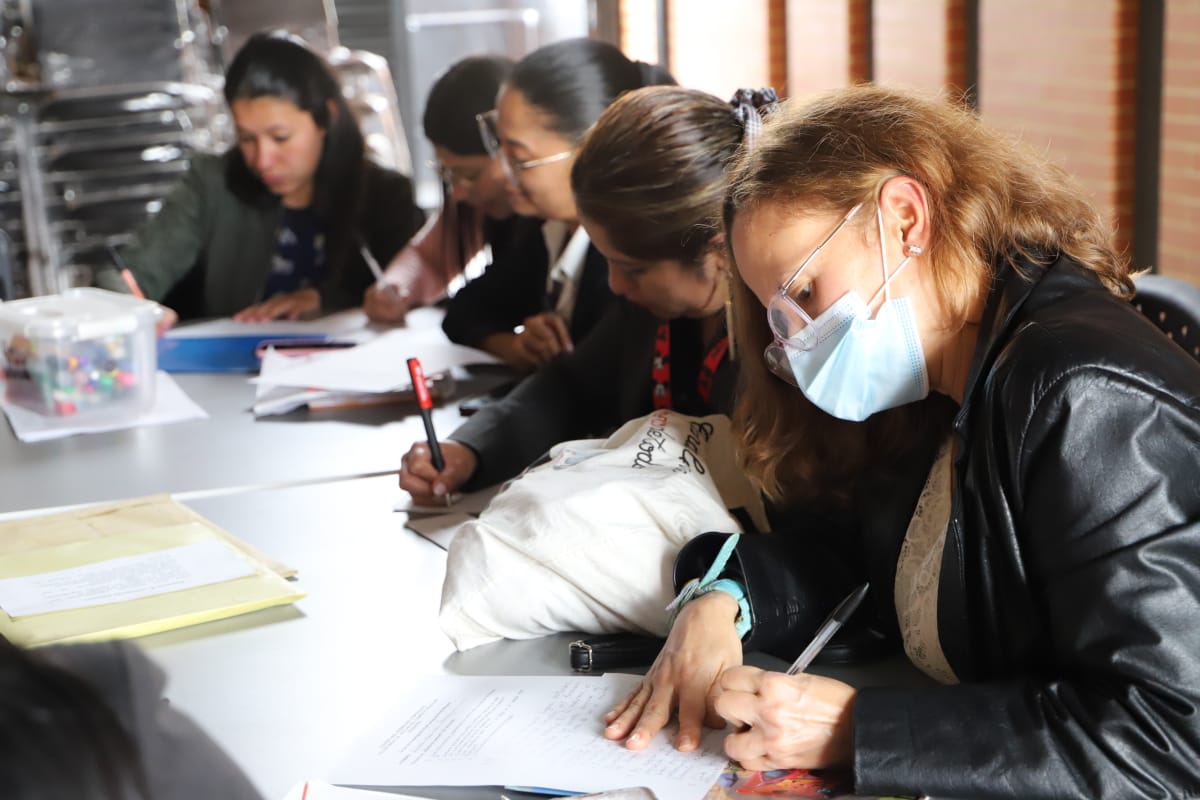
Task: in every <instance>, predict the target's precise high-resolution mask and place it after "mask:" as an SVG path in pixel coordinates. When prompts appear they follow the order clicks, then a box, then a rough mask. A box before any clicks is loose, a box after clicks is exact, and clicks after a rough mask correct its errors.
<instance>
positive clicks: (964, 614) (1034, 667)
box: [676, 258, 1200, 800]
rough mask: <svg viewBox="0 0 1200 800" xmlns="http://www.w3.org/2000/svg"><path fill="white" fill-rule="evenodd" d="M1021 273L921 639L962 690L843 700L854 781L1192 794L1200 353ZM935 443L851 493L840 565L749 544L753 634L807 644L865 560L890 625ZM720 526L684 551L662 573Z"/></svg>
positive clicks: (1197, 708) (1006, 297) (1089, 289)
mask: <svg viewBox="0 0 1200 800" xmlns="http://www.w3.org/2000/svg"><path fill="white" fill-rule="evenodd" d="M1022 274H1028V276H1030V277H1029V279H1027V278H1024V277H1022V276H1021V275H1019V274H1017V273H1016V272H1015V271H1014V270H1013V269H1011V268H1009V267H1005V268H1004V269H1002V270H1001V271H1000V275H999V277H998V279H997V280H996V282H995V284H994V287H993V290H992V292H991V294H990V297H989V299H988V302H987V308H986V311H985V314H984V317H983V319H982V322H981V329H980V335H979V344H978V347H977V350H976V354H975V359H974V362H973V364H972V368H971V373H970V377H969V380H968V384H967V390H966V393H965V397H964V402H963V405H962V407H961V409H960V410H959V411H958V413H957V415H956V416H955V418H954V432H955V434H956V436H957V437H958V438H957V441H956V445H957V448H956V454H957V455H956V459H955V473H954V487H953V509H952V513H951V521H950V525H949V528H948V531H947V536H946V545H945V551H944V554H943V561H942V572H941V581H940V584H939V586H938V632H939V639H940V642H941V645H942V649H943V651H944V653H945V656H946V658H947V660H948V662H949V664H950V666H951V667H952V668H953V670H954V672H955V674H956V675H957V676H958V678H959V679H960V681H961V683H959V684H957V685H951V686H931V687H928V688H923V689H921V688H915V689H914V688H866V689H862V690H861V691H860V692H859V693H858V695H857V700H856V702H855V707H854V745H855V763H854V774H855V782H856V790H857V791H858V792H859V793H861V794H871V795H874V794H900V793H903V794H921V793H928V794H930V795H933V796H935V797H936V796H945V797H960V798H1022V800H1030V799H1031V798H1056V800H1063V799H1064V798H1079V800H1085V799H1086V800H1098V799H1100V798H1121V799H1122V800H1130V799H1131V798H1179V797H1200V365H1198V364H1197V363H1196V361H1194V360H1193V359H1192V358H1191V357H1190V356H1189V355H1188V354H1187V353H1186V352H1185V351H1184V350H1183V349H1182V348H1180V347H1178V346H1176V345H1175V344H1173V343H1172V342H1170V341H1169V340H1168V339H1166V338H1165V337H1164V336H1163V335H1162V334H1161V333H1160V332H1159V331H1158V330H1157V329H1156V328H1155V327H1154V326H1153V325H1152V324H1151V323H1150V322H1149V321H1147V320H1146V319H1145V318H1143V317H1142V316H1141V315H1140V314H1139V313H1138V312H1137V311H1136V310H1135V309H1134V308H1133V307H1132V306H1131V305H1130V304H1129V303H1127V302H1124V301H1122V300H1120V299H1118V298H1116V297H1114V296H1112V295H1111V294H1109V293H1108V292H1106V291H1105V290H1104V288H1103V287H1102V286H1100V284H1099V283H1098V282H1097V281H1096V280H1095V279H1094V278H1093V277H1091V275H1090V274H1089V273H1087V272H1085V271H1083V270H1081V269H1080V268H1079V267H1078V266H1077V265H1075V264H1074V263H1072V262H1070V261H1069V260H1066V259H1061V258H1060V259H1059V260H1058V261H1057V262H1055V263H1054V264H1052V265H1051V266H1050V267H1049V268H1045V269H1043V268H1040V267H1034V266H1031V265H1025V267H1024V268H1023V269H1022ZM936 444H937V443H930V446H929V447H928V448H926V451H925V452H923V453H921V454H920V455H919V457H918V458H917V459H916V461H917V462H918V463H914V464H913V465H912V466H913V468H912V469H911V470H909V471H908V472H907V477H905V478H903V479H901V480H891V481H889V482H887V483H876V484H875V485H874V486H873V487H872V488H871V489H870V490H868V491H867V492H865V493H864V494H863V495H861V496H860V498H859V501H858V503H857V508H856V509H855V516H856V522H855V524H854V525H853V526H852V528H853V530H852V531H851V535H852V539H853V541H854V545H853V546H852V547H848V548H847V547H844V546H842V547H840V549H841V550H843V551H847V550H848V551H852V552H855V553H857V554H858V558H857V559H855V560H854V562H853V563H851V564H849V565H848V566H847V567H846V569H845V570H844V571H839V570H837V569H830V568H829V567H828V564H829V561H827V560H826V555H825V554H821V553H817V552H816V550H815V548H821V547H824V546H825V545H824V544H823V543H821V542H807V543H806V542H804V536H802V535H795V536H793V535H790V534H775V535H770V536H761V537H743V539H742V542H741V543H740V544H739V545H738V549H737V563H736V565H735V567H734V569H736V570H739V571H740V572H741V573H742V577H743V579H744V580H745V583H746V587H747V592H748V594H749V597H750V602H751V606H752V610H753V614H754V622H755V628H754V629H753V630H752V631H751V633H750V635H749V637H748V639H747V642H746V645H747V647H748V648H751V649H753V648H755V647H764V648H773V649H775V650H776V651H779V650H781V649H782V650H786V649H788V648H784V647H781V646H780V645H781V644H782V643H785V642H792V643H798V644H799V645H803V643H804V642H805V641H806V640H807V637H808V636H809V635H810V634H811V630H812V627H813V626H814V625H815V623H816V622H817V621H819V619H820V616H821V615H822V614H823V613H825V610H826V609H828V608H829V607H830V602H831V600H830V598H831V597H833V598H835V599H836V598H837V597H838V593H839V592H842V591H844V590H845V589H846V588H847V587H848V586H850V585H852V584H853V581H854V580H861V579H862V578H863V577H864V576H865V577H868V578H870V580H871V581H872V594H873V602H874V607H873V609H869V610H868V614H869V613H870V611H871V610H873V611H874V612H875V613H876V614H878V615H879V617H880V618H881V620H882V621H883V622H884V623H885V625H887V626H890V628H891V629H892V630H893V631H894V629H895V627H896V622H895V608H894V606H893V605H892V595H893V588H894V579H895V567H896V559H897V556H898V553H899V549H900V544H901V542H902V540H903V537H904V533H905V530H906V528H907V525H908V522H909V519H910V517H911V515H912V511H913V508H914V506H915V503H916V499H917V497H918V495H919V493H920V490H921V487H922V485H923V483H924V480H925V477H926V475H927V473H928V470H929V467H930V465H931V462H932V458H933V453H934V451H935V450H936V449H937V448H936ZM814 527H817V528H819V526H809V530H810V531H812V530H813V528H814ZM809 535H812V534H811V533H810V534H809ZM719 538H720V537H718V536H715V535H714V536H706V537H701V538H699V539H697V540H695V541H694V542H693V543H692V544H690V545H689V546H688V547H687V548H685V550H684V552H683V553H682V554H681V556H680V559H679V561H678V563H677V575H676V577H677V580H679V581H682V580H686V579H687V578H689V577H691V576H692V575H694V574H696V567H697V565H701V569H702V568H703V566H706V565H707V562H708V561H710V560H711V552H712V551H713V549H714V547H715V546H718V545H719ZM841 544H842V545H844V544H845V543H844V542H843V543H841ZM814 584H821V585H822V586H823V589H822V590H821V591H819V592H815V593H814V592H813V591H812V587H813V585H814ZM830 592H832V594H830ZM814 594H816V595H818V596H819V597H820V599H819V601H810V600H809V599H807V598H809V597H810V596H813V595H814ZM810 605H820V606H821V609H820V611H819V612H818V610H816V609H814V608H810V607H809V606H810ZM860 613H861V612H860ZM792 649H795V648H792Z"/></svg>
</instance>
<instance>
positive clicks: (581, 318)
mask: <svg viewBox="0 0 1200 800" xmlns="http://www.w3.org/2000/svg"><path fill="white" fill-rule="evenodd" d="M664 82H670V83H674V81H673V80H671V79H670V76H669V75H667V74H666V73H665V72H663V71H661V70H660V69H658V68H657V67H653V66H651V65H649V64H643V63H641V62H635V61H630V60H629V59H628V58H626V57H625V55H624V54H623V53H621V51H620V50H618V49H617V48H615V47H613V46H612V45H610V44H606V43H604V42H598V41H594V40H591V39H571V40H567V41H562V42H556V43H554V44H550V45H547V46H545V47H542V48H539V49H538V50H535V51H534V52H533V53H530V54H529V55H528V56H526V57H525V58H524V59H522V60H521V61H520V62H519V63H518V64H517V66H516V67H515V68H514V69H513V72H512V74H511V75H510V76H509V78H508V81H507V82H506V83H505V84H504V86H503V87H502V88H501V90H500V96H499V98H498V99H497V102H496V111H495V113H494V114H486V115H484V116H483V117H482V118H481V129H482V130H481V132H482V134H483V136H484V142H485V144H487V145H488V147H489V149H490V152H491V153H492V154H493V155H494V156H495V157H496V159H497V160H498V161H499V163H500V166H501V167H502V168H503V170H504V174H505V175H506V176H507V177H508V182H509V186H508V190H509V197H510V201H511V203H512V207H513V210H514V211H516V213H518V214H524V215H527V216H537V217H541V218H543V219H544V220H545V221H546V222H545V225H543V226H542V229H541V231H540V233H536V232H535V233H534V234H533V236H534V237H536V238H534V240H533V242H532V243H531V245H530V246H529V247H527V248H523V249H522V251H521V253H520V255H519V256H518V257H515V258H510V259H506V260H504V261H500V260H497V261H495V262H494V263H493V265H492V267H491V268H490V269H489V270H488V271H487V272H486V273H484V275H483V276H482V277H481V278H479V279H478V280H475V281H472V282H471V283H469V284H467V285H466V286H465V287H463V289H462V291H460V292H459V293H458V294H457V295H455V297H454V300H453V301H452V302H451V303H450V305H449V307H448V308H447V310H446V319H445V321H444V323H443V328H444V329H445V331H446V334H447V335H448V336H449V337H450V339H451V340H452V341H455V342H458V343H459V344H465V345H469V346H471V347H478V348H481V349H483V350H487V351H488V352H490V353H493V354H494V355H496V356H497V357H499V358H500V359H502V360H503V361H505V362H507V363H509V364H512V365H514V366H517V367H519V368H522V369H533V368H535V367H538V366H540V365H542V364H545V363H547V362H548V361H550V360H551V359H552V358H554V357H555V356H557V355H559V354H560V353H564V352H567V351H569V350H571V349H572V348H573V347H574V346H575V345H576V344H578V343H580V342H581V341H582V340H583V338H584V337H585V336H586V335H587V333H588V331H590V330H591V329H592V327H593V326H594V325H595V324H596V323H597V322H598V321H599V319H600V317H601V316H602V315H603V313H604V310H605V308H606V307H607V306H608V304H609V302H610V301H611V300H612V293H611V292H610V291H609V289H608V286H607V277H608V274H607V266H606V264H605V261H604V257H603V256H602V255H601V254H600V252H599V251H598V250H597V249H596V248H595V247H594V246H592V244H591V243H590V242H589V240H588V235H587V231H586V229H585V228H583V227H582V226H580V224H579V212H578V210H577V209H576V207H575V199H574V197H573V196H572V194H571V178H570V176H571V168H572V165H573V164H574V162H575V156H576V153H577V151H578V148H579V145H580V142H581V141H582V140H583V136H584V134H585V133H586V131H587V130H588V129H589V128H590V127H591V126H592V124H593V123H594V122H595V121H596V118H597V117H599V116H600V113H601V112H602V111H604V109H605V108H607V107H608V105H609V104H610V103H612V101H613V100H615V99H616V98H617V97H618V96H619V95H621V94H623V93H624V92H627V91H630V90H632V89H637V88H639V87H642V86H647V85H650V84H652V83H664ZM538 239H541V240H543V241H544V246H543V247H541V248H540V251H539V248H538V247H537V245H538Z"/></svg>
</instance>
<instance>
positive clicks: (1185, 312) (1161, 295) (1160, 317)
mask: <svg viewBox="0 0 1200 800" xmlns="http://www.w3.org/2000/svg"><path fill="white" fill-rule="evenodd" d="M1136 286H1137V294H1135V295H1134V298H1133V304H1134V306H1136V307H1137V309H1138V311H1141V312H1142V313H1143V314H1145V315H1146V317H1147V318H1149V320H1150V321H1151V322H1153V323H1154V324H1155V325H1157V326H1158V327H1159V328H1160V329H1161V330H1162V331H1163V333H1165V334H1167V338H1169V339H1171V340H1173V341H1174V342H1175V343H1176V344H1178V345H1179V346H1180V347H1182V348H1183V349H1184V350H1187V351H1188V352H1189V353H1191V354H1192V357H1193V358H1195V359H1196V360H1197V361H1200V288H1197V287H1195V286H1193V285H1191V284H1190V283H1187V282H1185V281H1181V280H1178V279H1176V278H1168V277H1166V276H1164V275H1143V276H1141V277H1140V278H1138V279H1137V282H1136Z"/></svg>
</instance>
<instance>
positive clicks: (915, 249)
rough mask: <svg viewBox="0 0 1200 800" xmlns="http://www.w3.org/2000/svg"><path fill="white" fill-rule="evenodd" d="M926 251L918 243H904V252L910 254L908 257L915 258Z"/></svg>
mask: <svg viewBox="0 0 1200 800" xmlns="http://www.w3.org/2000/svg"><path fill="white" fill-rule="evenodd" d="M924 252H925V251H924V250H923V249H922V248H921V246H920V245H918V244H906V245H904V253H905V255H907V256H908V257H910V258H915V257H917V256H919V255H921V253H924Z"/></svg>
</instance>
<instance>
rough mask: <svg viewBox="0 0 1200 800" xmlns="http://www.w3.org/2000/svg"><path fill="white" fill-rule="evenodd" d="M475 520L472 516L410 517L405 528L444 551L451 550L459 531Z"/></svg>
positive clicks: (439, 515)
mask: <svg viewBox="0 0 1200 800" xmlns="http://www.w3.org/2000/svg"><path fill="white" fill-rule="evenodd" d="M473 519H475V517H474V516H473V515H471V514H434V515H432V516H423V517H409V518H408V522H406V523H404V527H406V528H409V529H411V530H414V531H416V532H417V533H419V534H421V535H422V536H424V537H425V538H426V539H428V540H429V541H431V542H433V543H434V544H436V545H437V546H438V547H440V548H442V549H443V550H449V549H450V543H451V542H452V541H454V537H455V536H457V535H458V531H459V529H460V528H462V526H463V525H466V524H467V523H468V522H470V521H471V520H473Z"/></svg>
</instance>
